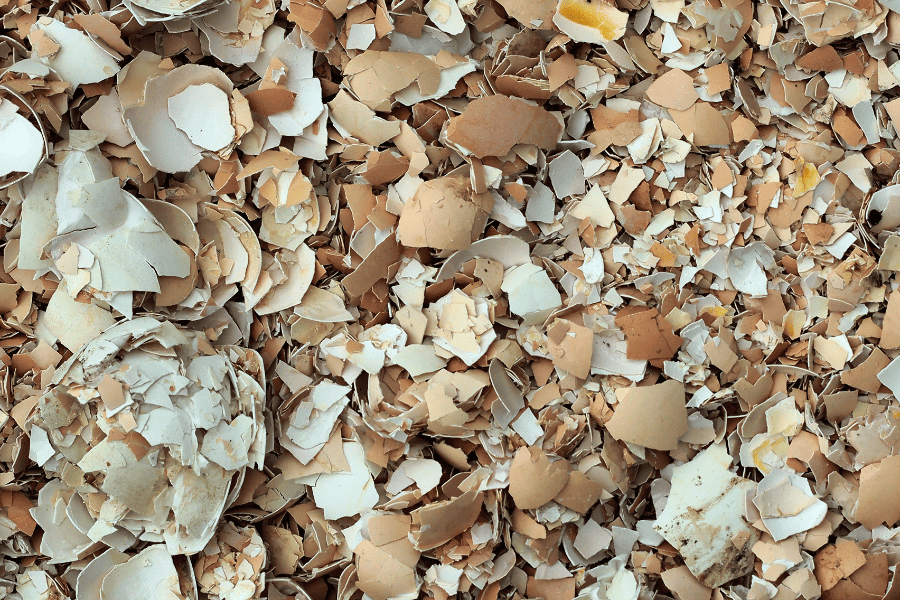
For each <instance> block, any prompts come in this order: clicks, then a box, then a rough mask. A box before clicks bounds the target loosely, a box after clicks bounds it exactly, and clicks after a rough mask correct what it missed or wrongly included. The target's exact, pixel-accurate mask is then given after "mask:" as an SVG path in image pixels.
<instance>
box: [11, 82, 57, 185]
mask: <svg viewBox="0 0 900 600" xmlns="http://www.w3.org/2000/svg"><path fill="white" fill-rule="evenodd" d="M3 91H4V92H6V91H8V89H6V88H4V89H3ZM17 95H18V94H17ZM26 104H27V103H26ZM38 122H39V123H40V120H39V119H38ZM45 145H46V142H45V141H44V132H43V131H41V130H39V129H38V128H37V127H35V126H34V125H32V124H31V122H30V121H29V120H28V119H26V118H25V117H23V116H22V115H20V114H19V113H18V111H17V110H16V105H15V104H13V103H12V102H10V101H9V100H6V99H5V98H0V181H2V178H5V177H6V176H7V175H10V174H12V173H25V174H27V173H32V172H33V171H34V170H35V169H37V167H38V165H39V164H40V163H41V159H42V158H44V155H45ZM19 179H21V177H20V178H19ZM17 180H18V179H17ZM14 182H15V181H10V182H6V183H0V185H4V186H5V185H10V184H12V183H14Z"/></svg>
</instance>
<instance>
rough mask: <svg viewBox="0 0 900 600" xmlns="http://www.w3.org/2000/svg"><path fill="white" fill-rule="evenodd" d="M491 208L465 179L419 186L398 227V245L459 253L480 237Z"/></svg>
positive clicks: (487, 197)
mask: <svg viewBox="0 0 900 600" xmlns="http://www.w3.org/2000/svg"><path fill="white" fill-rule="evenodd" d="M492 205H493V200H492V198H491V196H490V195H489V194H476V193H475V192H474V191H473V190H472V187H471V185H470V183H469V180H468V179H464V178H461V177H441V178H438V179H433V180H431V181H426V182H425V183H423V184H422V185H420V186H419V189H418V190H417V191H416V193H415V195H414V196H413V197H412V199H411V200H410V201H409V202H408V203H407V204H406V205H405V206H404V207H403V212H401V213H400V221H399V223H398V224H397V236H398V237H399V238H400V243H401V244H403V245H404V246H408V247H411V248H426V247H427V248H436V249H438V250H462V249H464V248H468V247H469V246H471V245H472V242H473V241H474V240H476V239H478V238H479V237H480V236H481V232H482V231H484V226H485V223H487V218H488V215H489V213H490V210H491V206H492Z"/></svg>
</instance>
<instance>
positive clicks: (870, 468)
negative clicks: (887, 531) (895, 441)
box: [856, 455, 900, 529]
mask: <svg viewBox="0 0 900 600" xmlns="http://www.w3.org/2000/svg"><path fill="white" fill-rule="evenodd" d="M898 496H900V455H893V456H888V457H887V458H885V459H884V460H882V461H881V462H879V463H877V464H874V465H867V466H865V467H863V469H862V471H860V476H859V502H858V504H857V507H856V520H857V521H859V522H860V523H861V524H862V525H863V527H865V528H866V529H875V527H877V526H879V525H881V524H882V523H886V524H887V526H888V527H893V525H894V523H896V522H897V521H898V520H900V503H898V502H896V501H895V499H896V498H897V497H898Z"/></svg>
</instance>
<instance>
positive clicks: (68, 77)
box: [30, 17, 119, 88]
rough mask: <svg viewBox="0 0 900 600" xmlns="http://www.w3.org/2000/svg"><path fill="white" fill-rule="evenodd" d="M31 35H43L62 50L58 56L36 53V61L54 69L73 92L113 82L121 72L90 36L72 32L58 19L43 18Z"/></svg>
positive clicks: (39, 20) (113, 58)
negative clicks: (114, 76) (90, 84)
mask: <svg viewBox="0 0 900 600" xmlns="http://www.w3.org/2000/svg"><path fill="white" fill-rule="evenodd" d="M31 31H32V33H31V34H30V35H34V34H35V33H37V32H40V33H41V34H43V35H44V36H46V37H48V38H50V39H51V40H52V41H53V42H55V43H56V44H57V45H58V46H59V49H58V50H57V51H56V52H54V53H52V54H49V55H46V56H41V55H40V54H38V53H37V52H35V57H36V58H37V59H38V60H40V61H41V62H42V63H44V64H45V65H47V66H48V67H50V68H51V69H53V70H54V71H55V72H56V74H57V75H59V77H60V79H62V80H63V81H67V82H68V83H70V84H71V85H72V88H76V87H78V86H80V85H83V84H86V83H97V82H99V81H103V80H104V79H109V78H110V77H112V76H113V75H115V74H116V73H118V72H119V63H118V62H116V58H115V57H113V56H112V55H111V54H110V52H108V51H107V50H105V49H104V48H102V47H101V46H100V45H99V44H97V43H96V42H95V41H94V40H93V39H92V38H91V37H90V36H89V35H87V34H85V33H82V32H81V31H79V30H77V29H70V28H68V27H66V26H65V25H63V23H62V22H60V21H57V20H56V19H51V18H49V17H42V18H40V19H38V21H37V23H35V24H34V25H33V26H32V29H31ZM116 56H118V55H116Z"/></svg>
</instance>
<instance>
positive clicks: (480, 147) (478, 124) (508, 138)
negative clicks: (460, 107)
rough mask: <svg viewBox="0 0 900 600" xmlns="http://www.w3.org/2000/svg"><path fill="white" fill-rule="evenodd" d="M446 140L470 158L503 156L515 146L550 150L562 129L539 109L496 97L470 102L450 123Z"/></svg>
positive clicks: (541, 108) (558, 138) (515, 100)
mask: <svg viewBox="0 0 900 600" xmlns="http://www.w3.org/2000/svg"><path fill="white" fill-rule="evenodd" d="M446 136H447V141H449V142H450V143H452V144H453V145H455V146H457V147H459V148H460V149H461V150H462V151H463V152H465V153H467V154H471V155H472V156H476V157H478V158H483V157H485V156H505V155H507V154H508V153H509V151H510V150H512V147H513V146H515V145H516V144H534V145H535V146H537V147H538V148H542V149H544V150H552V149H554V148H555V147H556V144H557V143H558V142H559V140H560V137H561V136H562V125H560V123H559V121H558V120H557V118H556V117H555V116H553V115H552V114H550V113H549V112H547V111H546V110H545V109H544V108H543V107H540V106H537V105H535V104H531V103H529V102H526V101H525V100H520V99H519V98H510V97H507V96H501V95H499V94H497V95H494V96H487V97H483V98H478V99H476V100H473V101H472V102H470V103H469V105H468V106H467V107H466V110H465V111H463V113H462V114H461V115H459V116H458V117H453V118H452V119H450V121H449V122H448V124H447V131H446Z"/></svg>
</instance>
